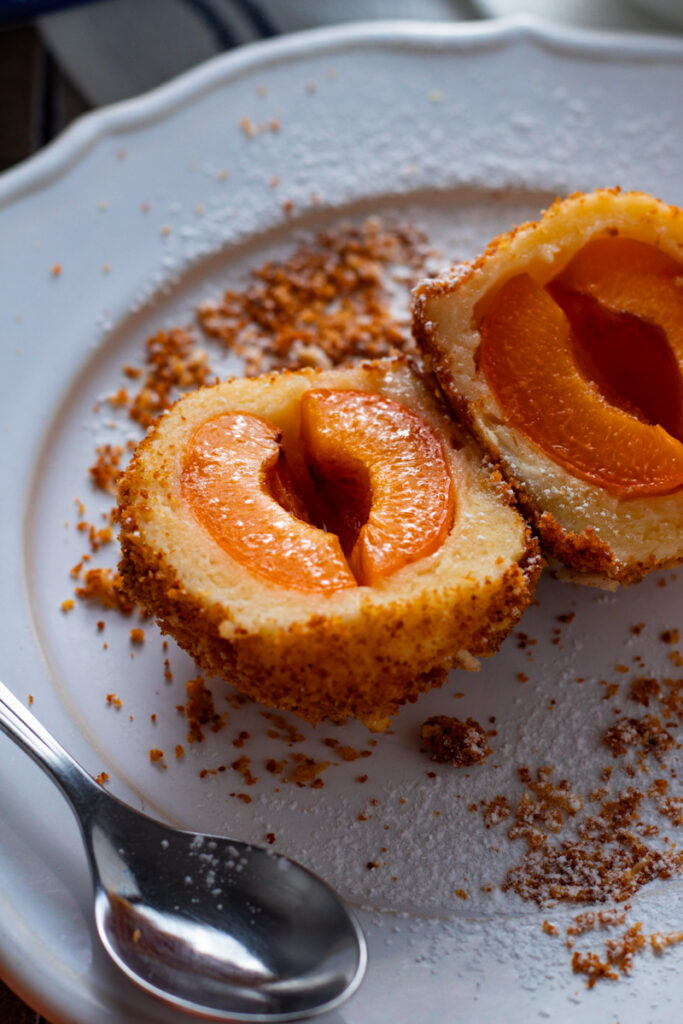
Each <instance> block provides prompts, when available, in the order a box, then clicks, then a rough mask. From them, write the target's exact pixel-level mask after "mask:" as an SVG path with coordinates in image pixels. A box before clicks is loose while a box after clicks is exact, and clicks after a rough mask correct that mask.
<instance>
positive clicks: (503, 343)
mask: <svg viewBox="0 0 683 1024" xmlns="http://www.w3.org/2000/svg"><path fill="white" fill-rule="evenodd" d="M415 326H416V333H417V336H418V338H419V340H420V341H421V344H422V346H423V347H424V348H425V349H426V350H427V351H428V352H430V353H431V356H432V359H433V365H434V370H435V372H436V375H437V377H438V378H439V380H440V381H441V384H442V386H443V387H444V389H445V391H446V393H447V394H448V397H449V399H450V401H451V403H452V405H453V407H454V408H455V409H456V410H457V412H458V413H459V415H460V416H461V417H462V418H463V419H464V420H465V421H466V422H467V424H468V426H469V427H470V429H471V430H472V432H473V433H474V435H475V436H476V437H477V439H478V440H479V442H480V443H481V444H482V446H483V447H484V449H485V450H486V451H487V452H488V453H489V455H490V456H491V457H492V458H493V459H494V460H496V461H498V462H499V463H500V465H501V468H502V469H503V471H504V473H505V474H506V475H507V477H508V479H509V480H510V481H511V483H512V484H513V485H514V487H515V489H516V491H517V494H518V497H519V500H520V503H521V505H522V507H523V509H524V510H525V511H526V512H527V513H528V515H529V518H530V519H531V521H532V522H533V524H534V525H535V527H536V528H537V530H538V532H539V533H540V536H541V540H542V542H543V544H544V546H545V548H546V550H547V551H548V552H549V553H550V554H551V555H553V556H555V557H557V558H558V559H560V560H561V561H563V562H564V563H565V564H566V565H567V566H568V567H569V568H570V569H571V570H572V571H573V572H574V573H575V574H576V576H575V578H577V579H582V580H584V581H586V582H598V583H602V584H605V585H610V584H611V585H614V584H616V583H618V582H624V583H628V582H631V581H634V580H637V579H640V578H642V577H643V576H644V575H645V574H646V573H647V572H649V571H650V570H651V569H654V568H657V567H661V566H671V565H675V564H677V563H679V562H681V561H682V560H683V211H681V210H679V209H677V208H676V207H672V206H667V205H666V204H665V203H662V202H660V201H659V200H657V199H653V198H652V197H651V196H648V195H644V194H643V193H636V192H620V191H619V190H617V189H614V190H607V189H605V190H601V191H598V192H595V193H592V194H578V195H574V196H570V197H569V198H568V199H565V200H564V201H558V202H557V203H555V204H554V205H553V206H552V207H551V208H550V209H549V210H548V211H546V213H545V214H544V215H543V217H542V218H541V220H539V221H538V222H536V223H531V224H525V225H522V226H521V227H518V228H516V229H514V230H513V231H511V232H510V233H509V234H506V235H501V236H500V237H498V238H496V239H494V240H493V242H491V243H490V245H489V247H488V249H487V250H486V252H485V253H484V255H483V256H482V257H481V258H480V259H478V260H476V261H475V262H474V263H471V264H465V265H462V266H460V267H457V268H455V270H454V271H451V272H449V273H447V274H445V275H444V276H443V277H441V278H439V279H436V280H434V281H429V282H426V283H425V284H424V285H421V286H420V287H419V289H418V291H417V293H416V300H415Z"/></svg>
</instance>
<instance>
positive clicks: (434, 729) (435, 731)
mask: <svg viewBox="0 0 683 1024" xmlns="http://www.w3.org/2000/svg"><path fill="white" fill-rule="evenodd" d="M420 737H421V739H422V742H423V743H424V744H425V746H426V748H427V751H428V753H429V756H430V757H431V759H432V761H438V762H439V763H440V764H452V765H454V766H455V767H456V768H463V767H469V766H470V765H473V764H479V763H480V762H482V761H485V760H486V758H487V757H488V756H489V754H490V753H491V748H490V747H489V744H488V738H487V734H486V732H485V731H484V729H482V727H481V726H480V724H479V722H476V721H475V720H474V719H473V718H468V719H467V721H466V722H463V721H461V719H459V718H453V717H449V716H448V715H434V716H433V717H432V718H428V719H427V720H426V722H423V724H422V726H421V727H420Z"/></svg>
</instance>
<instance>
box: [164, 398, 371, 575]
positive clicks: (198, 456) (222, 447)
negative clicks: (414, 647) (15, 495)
mask: <svg viewBox="0 0 683 1024" xmlns="http://www.w3.org/2000/svg"><path fill="white" fill-rule="evenodd" d="M279 460H280V432H279V431H278V429H277V428H276V427H275V426H273V424H271V423H268V422H267V421H266V420H264V419H262V418H261V417H260V416H254V415H248V414H245V413H224V414H222V415H220V416H216V417H214V418H213V419H211V420H208V421H207V422H206V423H203V424H202V425H201V426H200V427H198V429H197V430H196V431H195V433H194V435H193V437H192V439H191V442H190V446H189V450H188V457H187V459H186V461H185V465H184V467H183V473H182V490H183V495H184V497H185V499H186V500H187V501H188V503H189V505H190V508H191V509H192V512H193V514H194V516H195V518H196V519H197V520H198V522H200V523H201V524H202V525H203V526H204V527H205V529H206V530H207V531H208V532H209V533H210V535H211V536H212V537H213V539H214V540H215V541H216V542H217V543H218V544H220V546H221V547H222V548H223V549H224V550H225V551H226V552H227V553H228V554H229V555H230V556H231V557H232V558H234V559H235V561H237V562H238V563H239V564H240V565H246V566H248V567H249V568H250V569H252V570H253V571H254V572H255V573H257V574H258V575H259V576H262V577H264V578H265V579H267V580H270V581H271V582H274V583H278V584H281V585H282V586H285V587H288V588H290V589H294V590H304V591H311V590H312V591H330V592H332V591H336V590H342V589H344V588H346V587H355V586H356V580H355V578H354V576H353V573H352V572H351V570H350V569H349V565H348V562H347V561H346V558H345V556H344V552H343V551H342V549H341V546H340V544H339V540H338V538H337V537H336V536H335V535H334V534H332V533H325V531H324V530H320V529H318V528H317V527H315V526H313V525H312V524H310V523H307V522H305V521H303V520H302V519H300V518H299V517H298V515H297V514H296V513H297V512H298V510H299V509H298V506H297V504H296V499H295V498H294V497H293V496H292V488H291V485H290V483H289V481H288V480H287V479H286V477H285V478H284V479H283V477H282V475H281V474H280V473H279V472H278V471H277V470H276V467H277V466H278V463H279ZM273 472H275V473H276V481H277V484H276V485H275V486H274V484H273V481H272V479H271V476H272V474H273ZM271 487H273V489H274V490H275V491H276V493H277V494H278V496H279V497H281V498H282V499H283V500H287V501H288V502H289V503H290V508H289V510H288V509H287V508H285V507H283V505H281V504H280V503H279V502H278V501H277V500H276V498H275V497H273V495H272V494H271Z"/></svg>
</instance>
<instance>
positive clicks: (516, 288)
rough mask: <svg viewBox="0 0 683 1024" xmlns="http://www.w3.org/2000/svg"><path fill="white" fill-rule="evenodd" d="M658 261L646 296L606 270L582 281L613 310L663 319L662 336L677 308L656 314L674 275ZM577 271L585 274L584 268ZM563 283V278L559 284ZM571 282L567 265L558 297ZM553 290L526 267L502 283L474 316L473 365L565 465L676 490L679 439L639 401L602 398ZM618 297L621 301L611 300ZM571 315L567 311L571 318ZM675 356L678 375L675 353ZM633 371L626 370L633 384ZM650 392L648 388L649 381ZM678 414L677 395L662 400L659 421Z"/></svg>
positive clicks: (627, 491) (624, 492) (605, 482)
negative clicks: (666, 404)
mask: <svg viewBox="0 0 683 1024" xmlns="http://www.w3.org/2000/svg"><path fill="white" fill-rule="evenodd" d="M586 248H588V247H586ZM588 255H589V256H591V257H592V256H593V255H594V254H593V253H590V252H589V253H588ZM638 255H639V256H640V255H641V254H638ZM570 266H571V265H570ZM574 269H576V268H574ZM658 269H659V268H658V267H657V268H656V270H655V272H654V273H651V274H650V276H651V277H654V278H656V286H655V284H651V283H650V284H648V286H647V287H646V288H645V296H646V298H641V293H640V292H637V293H636V294H637V295H638V298H637V299H636V298H634V297H633V296H634V293H633V291H630V292H629V295H631V298H630V299H628V300H627V299H625V298H624V290H623V289H624V287H625V284H624V282H623V281H620V283H619V285H618V286H610V285H609V280H610V274H609V273H608V272H607V271H605V273H604V274H603V275H602V276H601V278H600V281H599V284H598V285H596V286H595V287H594V288H591V287H587V288H586V289H585V290H586V292H587V294H589V295H590V296H591V297H592V298H595V299H596V300H597V301H598V302H599V303H600V304H604V305H605V306H607V308H608V310H609V311H610V312H611V313H614V314H629V315H631V316H639V317H642V318H643V319H647V320H649V321H650V323H654V324H655V325H657V326H660V327H662V329H663V330H664V332H665V333H666V337H667V339H669V337H670V334H669V332H670V331H672V330H673V329H674V323H673V321H674V319H675V316H674V315H673V314H669V313H667V316H666V317H665V320H666V323H662V322H661V319H658V318H657V317H658V316H659V314H657V316H655V312H656V311H655V308H654V307H655V306H656V304H657V299H659V298H661V293H662V288H661V287H660V286H661V285H668V286H670V287H675V285H674V284H673V278H671V279H669V278H667V277H666V276H665V275H663V274H661V273H659V272H658ZM626 276H627V278H628V286H629V288H630V289H633V288H634V286H635V280H636V277H637V278H638V281H640V280H641V278H642V275H636V272H635V270H634V271H633V272H632V273H630V274H627V275H626ZM646 276H647V275H646ZM585 278H586V280H590V279H591V275H590V274H588V273H586V274H585ZM567 283H569V285H570V286H571V287H566V285H567ZM639 287H640V286H639ZM576 290H577V284H576V278H573V277H572V276H571V274H570V273H568V274H566V276H564V277H563V276H562V275H560V277H559V279H558V282H557V288H556V290H555V296H556V297H561V295H562V292H563V291H564V293H565V294H566V293H570V294H572V295H573V294H575V292H576ZM578 290H579V291H580V289H578ZM552 292H553V287H552V285H551V286H550V288H549V289H548V290H546V288H544V287H543V286H542V285H540V284H539V283H538V282H536V281H535V280H534V279H533V278H532V277H530V276H529V275H527V274H519V275H518V276H516V277H514V278H511V279H510V280H508V281H507V282H506V283H505V284H504V285H503V286H502V287H501V289H500V290H499V292H498V293H497V294H496V295H495V296H494V299H493V302H492V304H491V306H490V308H489V309H488V312H487V313H486V315H485V316H484V319H483V320H482V322H481V324H480V333H481V348H480V353H479V359H480V366H481V368H482V370H483V372H484V375H485V377H486V379H487V381H488V383H489V386H490V388H491V390H492V392H493V394H494V395H495V397H496V399H497V400H498V403H499V404H500V406H501V408H502V410H503V412H504V414H505V416H506V418H507V419H508V421H509V422H510V424H511V425H512V426H514V427H516V428H517V429H518V430H520V431H521V432H522V433H523V434H524V435H525V436H526V437H528V438H529V440H531V441H532V442H533V443H535V444H536V445H537V446H538V447H539V448H540V449H541V450H542V451H543V452H545V453H546V454H547V455H549V456H550V457H551V458H552V459H554V460H555V461H556V462H558V463H559V464H560V465H562V466H564V467H565V468H567V469H568V470H569V471H570V472H572V473H573V474H575V475H576V476H578V477H580V478H582V479H584V480H587V481H589V482H590V483H594V484H597V485H598V486H601V487H604V488H605V489H606V490H607V491H609V492H611V493H613V494H615V495H617V496H619V497H622V498H630V497H639V496H654V495H659V494H668V493H671V492H673V491H675V490H678V489H679V488H680V487H682V486H683V444H681V442H680V441H679V440H678V439H677V437H676V436H673V435H672V434H671V433H670V432H669V431H668V430H667V429H665V427H664V426H663V425H662V424H661V423H660V422H658V421H655V422H648V421H647V417H646V415H645V413H644V412H643V410H642V409H641V408H640V407H638V408H635V406H636V404H637V403H635V402H633V401H632V400H631V401H629V399H628V398H625V399H624V401H623V402H621V404H616V403H615V402H614V401H613V400H610V399H612V398H613V397H614V396H613V395H611V394H608V395H605V394H604V393H603V391H602V390H601V388H600V386H599V382H598V381H596V380H592V379H590V378H589V376H587V374H586V372H585V369H586V364H587V363H589V362H590V360H589V358H588V357H587V356H586V355H585V351H584V358H583V360H582V359H581V358H580V357H577V351H578V352H579V353H580V352H581V348H582V345H583V346H584V349H585V350H587V349H588V347H589V346H588V344H587V342H586V338H585V337H584V336H580V335H579V334H576V333H575V332H574V331H573V330H572V322H571V320H570V318H568V316H567V315H566V314H565V312H564V310H563V309H562V308H561V306H560V305H559V304H558V302H557V301H556V298H554V297H553V294H551V293H552ZM667 294H668V292H667ZM653 296H654V297H653ZM619 297H621V301H617V300H618V298H619ZM669 298H670V296H669ZM579 311H581V309H579ZM584 311H585V310H584ZM682 312H683V311H682ZM648 314H652V317H651V318H650V316H648ZM578 319H579V318H578V317H577V316H576V315H575V316H574V317H573V320H574V326H576V325H577V323H578ZM612 326H614V325H612ZM578 329H579V330H580V327H579V328H578ZM678 330H680V325H679V327H678ZM598 333H599V330H598ZM675 344H676V346H677V345H678V341H677V339H676V340H675ZM614 347H615V346H614V344H612V345H611V351H612V354H611V355H610V357H609V358H608V359H606V361H605V362H606V364H607V376H608V377H610V376H611V375H610V370H609V366H610V362H614V361H615V360H616V359H617V357H618V353H617V355H616V356H615V355H614V351H613V350H614ZM673 347H674V346H673V345H672V348H673ZM676 355H677V353H676V351H675V348H674V356H676ZM665 360H666V356H663V357H662V361H665ZM594 361H595V360H594ZM674 363H675V365H674V366H673V369H674V370H675V374H674V376H675V378H676V379H678V378H679V377H680V370H679V363H678V360H677V359H675V360H674ZM601 372H602V371H601ZM641 372H643V373H645V375H647V374H648V373H649V370H648V369H647V368H645V369H643V367H642V364H641ZM634 374H635V371H634V372H633V373H631V374H630V375H627V376H629V380H630V381H631V384H633V377H634ZM603 375H604V374H603ZM613 390H614V391H616V390H617V388H616V387H614V388H613ZM645 390H646V391H648V389H647V388H646V389H645ZM648 393H649V394H650V396H651V394H652V388H651V387H650V388H649V392H648ZM674 404H675V402H674ZM679 419H680V402H679V403H678V407H677V408H675V409H673V411H671V410H670V412H669V414H668V420H667V422H668V423H669V424H670V425H671V424H673V423H674V422H678V421H679ZM672 429H673V426H672Z"/></svg>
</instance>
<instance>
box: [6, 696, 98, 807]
mask: <svg viewBox="0 0 683 1024" xmlns="http://www.w3.org/2000/svg"><path fill="white" fill-rule="evenodd" d="M0 729H1V730H2V731H3V732H4V733H6V735H7V736H9V738H10V739H12V740H14V742H15V743H16V744H18V746H20V747H21V748H22V750H24V751H25V752H26V753H27V754H28V755H29V756H30V757H32V758H33V760H34V761H35V762H36V764H37V765H39V766H40V767H41V768H42V769H43V771H44V772H46V773H47V774H48V775H49V776H50V778H51V779H52V780H53V782H56V783H57V785H58V786H59V788H60V789H61V790H62V792H63V793H64V795H65V796H66V797H67V799H68V800H69V802H70V803H71V805H72V806H73V808H74V810H75V811H76V812H77V813H78V814H79V815H81V816H82V815H84V814H85V813H86V812H87V811H88V810H90V809H91V808H92V807H93V806H94V798H95V797H96V798H97V803H99V800H100V798H101V796H102V790H101V789H100V787H99V786H98V785H97V783H96V782H95V781H94V779H92V778H91V776H90V775H88V773H87V772H86V771H85V769H84V768H81V766H80V765H79V764H78V763H77V762H76V761H74V759H73V758H72V757H71V755H70V754H67V752H66V750H64V748H63V747H62V746H61V744H60V743H58V742H57V740H56V739H55V738H54V736H51V735H50V733H49V732H48V731H47V729H46V728H45V727H44V726H42V725H41V724H40V722H39V721H38V719H37V718H35V716H34V715H32V714H31V712H30V711H27V709H26V708H25V707H24V705H23V704H22V703H21V702H20V701H19V700H17V698H16V697H15V696H14V694H13V693H12V692H11V691H10V690H8V689H7V687H6V686H5V685H4V683H2V682H0Z"/></svg>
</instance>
